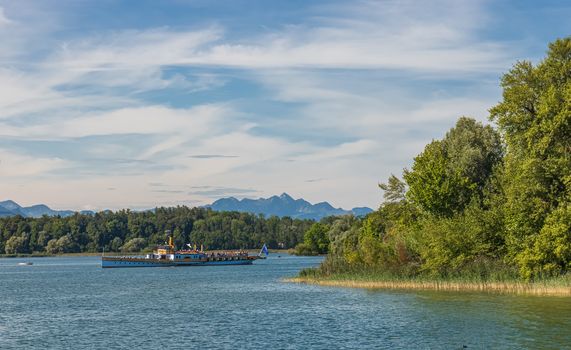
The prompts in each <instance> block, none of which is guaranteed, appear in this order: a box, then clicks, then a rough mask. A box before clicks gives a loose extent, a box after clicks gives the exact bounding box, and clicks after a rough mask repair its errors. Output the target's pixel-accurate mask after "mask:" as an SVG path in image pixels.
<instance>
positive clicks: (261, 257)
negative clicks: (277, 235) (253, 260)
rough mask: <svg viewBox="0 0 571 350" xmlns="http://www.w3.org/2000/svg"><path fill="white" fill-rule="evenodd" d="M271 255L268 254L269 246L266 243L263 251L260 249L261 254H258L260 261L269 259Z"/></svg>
mask: <svg viewBox="0 0 571 350" xmlns="http://www.w3.org/2000/svg"><path fill="white" fill-rule="evenodd" d="M269 254H270V253H269V252H268V246H266V244H265V243H264V246H263V247H262V249H260V252H259V253H258V257H259V258H260V259H265V258H267V257H268V255H269Z"/></svg>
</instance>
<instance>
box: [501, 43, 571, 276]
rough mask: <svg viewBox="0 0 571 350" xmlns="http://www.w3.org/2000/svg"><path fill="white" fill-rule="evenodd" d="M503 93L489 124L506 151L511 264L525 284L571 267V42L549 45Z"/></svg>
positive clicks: (507, 80)
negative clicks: (568, 224) (569, 218)
mask: <svg viewBox="0 0 571 350" xmlns="http://www.w3.org/2000/svg"><path fill="white" fill-rule="evenodd" d="M502 87H503V89H504V92H503V101H501V102H500V103H499V104H498V105H496V106H495V107H494V108H492V109H491V118H492V119H493V120H494V121H496V122H497V124H498V127H499V130H500V132H501V133H502V136H503V137H504V138H505V140H506V144H507V154H506V158H505V168H506V171H505V174H506V178H507V179H506V205H505V208H506V222H507V225H506V228H507V234H508V236H507V240H508V243H509V246H508V248H509V257H510V259H511V260H512V261H513V262H515V263H517V264H518V265H519V266H520V268H521V272H522V274H523V275H524V276H525V277H527V278H530V277H533V276H534V275H537V274H542V273H546V272H547V273H555V272H559V271H562V270H565V269H566V268H568V263H569V261H570V259H569V257H568V256H567V255H566V254H564V253H562V252H563V251H566V250H568V249H569V247H568V242H569V237H568V236H569V235H571V232H570V231H569V230H567V231H566V232H565V231H561V230H562V229H563V228H564V227H565V224H564V221H565V218H564V215H563V213H566V212H567V209H566V208H567V207H568V206H569V203H570V202H571V38H565V39H560V40H557V41H555V42H553V43H552V44H550V45H549V51H548V53H547V57H546V58H545V59H544V60H543V61H542V62H540V63H539V64H538V65H537V66H534V65H533V64H532V63H530V62H527V61H523V62H518V63H517V64H516V65H515V66H514V67H513V69H511V70H510V71H509V72H508V73H507V74H506V75H504V77H503V78H502ZM554 235H555V236H556V237H559V239H555V241H552V242H550V240H551V239H553V238H554V237H553V236H554ZM563 236H566V237H563ZM566 244H567V246H566Z"/></svg>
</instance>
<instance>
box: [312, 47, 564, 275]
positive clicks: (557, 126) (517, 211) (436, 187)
mask: <svg viewBox="0 0 571 350" xmlns="http://www.w3.org/2000/svg"><path fill="white" fill-rule="evenodd" d="M502 87H503V89H504V92H503V100H502V101H501V102H500V103H499V104H498V105H496V106H495V107H493V108H492V109H491V110H490V114H491V119H492V120H493V121H495V122H496V123H497V125H498V131H496V130H494V129H493V128H492V127H491V126H484V125H482V124H481V123H479V122H476V121H475V120H473V119H470V118H466V117H462V118H459V119H458V121H457V123H456V125H455V126H454V127H453V128H452V129H450V131H449V132H448V133H447V134H446V135H445V136H444V138H443V139H441V140H433V141H432V142H431V143H429V144H428V145H427V146H426V147H425V148H424V150H423V152H422V153H421V154H419V155H418V156H417V157H416V158H414V163H413V165H412V168H411V170H405V171H404V174H403V178H404V181H405V182H402V181H401V180H399V179H398V178H397V177H396V176H394V175H391V177H390V178H389V179H388V182H387V183H386V184H380V185H379V187H380V188H381V189H382V190H383V191H384V196H383V197H384V202H383V203H382V205H381V206H380V208H379V209H378V210H377V211H376V212H374V213H371V214H369V215H368V216H367V217H366V218H365V219H363V220H361V221H358V222H357V223H356V225H350V226H346V227H345V228H344V229H345V232H337V233H336V235H335V238H334V239H332V240H331V246H330V252H331V253H330V254H329V256H328V257H327V259H326V260H325V261H324V262H323V264H322V265H321V266H320V267H319V269H316V270H311V271H305V272H304V274H306V275H311V276H317V275H322V276H323V275H339V274H347V273H348V274H350V275H355V276H358V275H362V274H369V275H370V274H373V275H379V276H398V277H407V278H411V277H413V278H417V277H418V278H424V277H426V276H429V277H431V278H437V279H438V278H464V277H466V276H469V278H474V279H476V280H503V279H510V278H514V277H515V276H516V275H517V274H519V277H520V278H523V279H525V280H530V279H535V280H537V279H539V280H542V279H549V278H552V277H554V278H557V277H558V276H563V275H565V274H568V273H570V271H571V38H565V39H561V40H557V41H555V42H554V43H552V44H551V45H550V46H549V51H548V54H547V58H545V60H543V61H542V62H540V63H539V64H538V65H537V66H534V65H533V64H531V63H530V62H518V63H516V65H515V66H514V68H513V69H512V70H511V71H510V72H508V73H507V74H506V75H505V76H504V77H503V79H502ZM502 138H503V140H505V144H504V143H503V142H504V141H502ZM516 271H519V272H516Z"/></svg>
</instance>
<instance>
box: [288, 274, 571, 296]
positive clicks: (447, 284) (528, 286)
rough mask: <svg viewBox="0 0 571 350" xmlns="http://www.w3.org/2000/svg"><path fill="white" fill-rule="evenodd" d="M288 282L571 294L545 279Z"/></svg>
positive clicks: (294, 279) (570, 289) (297, 279)
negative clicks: (523, 280)
mask: <svg viewBox="0 0 571 350" xmlns="http://www.w3.org/2000/svg"><path fill="white" fill-rule="evenodd" d="M284 282H288V283H300V284H311V285H319V286H326V287H342V288H360V289H371V290H425V291H439V292H481V293H494V294H515V295H535V296H567V297H569V296H571V286H569V285H567V286H564V285H559V286H558V285H549V284H545V283H542V282H536V283H525V282H455V281H430V280H426V281H415V280H404V281H396V280H392V281H391V280H377V281H373V280H370V281H364V280H358V279H319V278H307V277H292V278H287V279H284Z"/></svg>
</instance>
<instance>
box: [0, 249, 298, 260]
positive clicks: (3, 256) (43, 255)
mask: <svg viewBox="0 0 571 350" xmlns="http://www.w3.org/2000/svg"><path fill="white" fill-rule="evenodd" d="M226 250H233V249H226ZM244 250H245V251H247V252H248V253H252V254H255V253H258V252H259V249H244ZM210 251H213V252H214V251H221V250H207V252H210ZM268 251H269V252H270V253H273V254H288V251H287V249H268ZM150 252H151V251H142V252H136V253H123V252H105V256H107V255H109V256H114V255H121V256H127V255H145V254H148V253H150ZM74 256H77V257H81V256H102V253H101V252H99V253H89V252H84V253H62V254H48V253H36V254H33V253H32V254H0V259H16V258H26V259H28V258H30V259H31V258H57V257H74Z"/></svg>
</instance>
